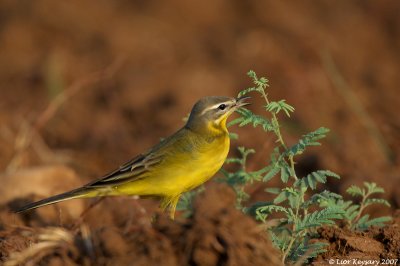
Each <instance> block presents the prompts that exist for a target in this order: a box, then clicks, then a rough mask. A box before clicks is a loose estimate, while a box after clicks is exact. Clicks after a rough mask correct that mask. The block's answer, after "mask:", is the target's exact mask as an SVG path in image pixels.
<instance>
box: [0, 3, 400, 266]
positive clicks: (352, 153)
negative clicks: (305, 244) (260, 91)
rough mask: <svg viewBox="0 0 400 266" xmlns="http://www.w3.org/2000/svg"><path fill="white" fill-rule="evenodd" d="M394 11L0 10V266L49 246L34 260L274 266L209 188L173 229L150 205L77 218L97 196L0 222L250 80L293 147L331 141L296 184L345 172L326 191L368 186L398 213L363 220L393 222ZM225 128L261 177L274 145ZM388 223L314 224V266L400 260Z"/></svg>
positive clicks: (289, 7) (305, 7)
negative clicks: (274, 109) (319, 133)
mask: <svg viewBox="0 0 400 266" xmlns="http://www.w3.org/2000/svg"><path fill="white" fill-rule="evenodd" d="M399 13H400V3H399V2H398V1H390V0H383V1H341V2H337V1H329V0H323V1H318V2H316V1H298V2H283V1H255V0H254V1H228V0H218V1H208V2H204V1H203V2H202V1H197V2H196V3H194V2H190V3H189V2H187V1H183V0H172V1H168V3H167V2H165V3H161V2H159V1H123V0H121V1H92V2H90V1H87V2H82V1H78V0H72V1H64V2H62V3H61V2H59V1H51V0H38V1H32V2H29V1H28V2H27V1H13V0H4V1H1V3H0V47H1V48H0V62H1V63H0V147H1V149H0V169H1V170H0V181H1V184H2V186H1V187H0V234H1V238H0V256H1V257H0V261H1V262H4V261H6V260H9V259H10V258H15V257H14V255H12V253H14V252H15V251H22V253H21V254H26V255H29V254H27V253H24V252H27V251H26V250H27V249H26V248H27V247H28V246H33V247H36V248H37V246H36V245H35V244H34V243H39V242H40V243H41V242H43V239H41V240H40V239H39V238H43V237H44V238H46V237H47V238H48V237H49V236H50V237H51V236H53V237H55V238H56V240H54V239H53V240H52V241H50V244H46V245H49V246H45V247H43V246H39V247H41V248H42V249H36V250H34V251H35V252H37V253H35V256H34V259H35V260H37V261H36V262H37V263H38V264H40V265H49V264H50V265H74V264H83V265H88V264H93V265H95V264H103V265H104V264H105V265H107V264H108V265H116V264H115V263H117V262H118V263H120V264H122V265H123V264H130V263H136V264H139V265H140V264H143V265H145V264H146V263H147V264H148V263H155V264H157V263H160V262H162V263H164V264H167V265H168V264H169V265H176V264H185V263H188V264H192V265H217V264H225V265H244V264H245V262H247V261H251V262H252V263H254V264H253V265H257V264H258V265H267V264H268V265H271V264H273V263H274V261H275V258H276V256H275V255H274V254H275V253H274V252H273V251H272V250H271V245H270V244H269V242H268V241H267V240H265V239H264V234H263V233H262V232H258V231H254V230H256V228H257V227H256V226H255V222H254V221H251V220H250V219H249V218H248V217H246V216H245V215H242V214H240V213H238V212H236V211H235V210H234V208H233V203H232V201H231V199H230V197H231V196H230V195H225V194H224V193H225V192H221V193H217V194H221V195H222V196H226V197H227V199H225V198H224V197H222V198H220V199H219V200H216V197H217V196H216V195H215V192H212V191H211V192H209V193H206V194H205V195H203V196H202V197H203V198H202V200H201V202H202V203H201V204H199V203H198V204H197V205H196V206H197V207H196V211H195V214H194V216H193V217H192V218H189V219H185V218H184V217H180V216H179V215H178V219H177V220H176V221H175V222H172V221H169V220H168V219H166V218H165V217H163V216H160V217H159V218H157V219H155V221H154V222H152V217H153V215H154V213H156V212H157V204H156V201H153V200H147V199H146V200H136V199H132V198H110V199H106V200H104V201H102V202H101V203H99V204H98V206H96V207H93V209H91V210H90V211H89V212H88V213H87V215H86V216H84V218H83V219H81V218H80V215H81V213H82V211H83V210H84V209H85V208H86V206H87V205H88V204H89V202H90V203H91V202H92V201H89V200H88V201H71V202H69V203H63V204H59V205H57V206H55V207H54V206H50V207H46V208H43V209H40V210H37V211H34V212H30V213H26V214H22V215H15V214H12V213H10V211H9V210H10V207H12V206H17V205H18V206H20V205H21V204H23V203H26V202H28V201H30V200H34V199H40V198H43V197H46V196H49V195H52V194H54V193H58V192H62V191H65V190H68V189H71V188H74V187H76V186H79V185H81V184H84V183H86V182H88V181H89V180H92V179H94V178H97V177H98V176H101V175H103V174H104V173H106V172H108V171H110V170H112V169H114V168H115V167H118V165H120V164H121V163H123V162H124V161H126V160H128V159H129V158H131V157H132V156H134V155H136V154H137V153H140V152H142V151H143V150H145V149H147V148H148V147H150V146H151V145H153V144H154V143H156V142H158V140H159V139H160V138H162V137H165V136H167V135H169V134H171V133H173V132H174V131H175V130H176V129H178V128H179V127H180V126H182V123H183V122H182V118H183V117H184V116H186V114H187V113H188V112H189V110H190V108H191V106H192V105H193V103H194V102H195V101H196V100H197V99H198V98H200V97H202V96H205V95H231V96H235V95H236V94H237V92H238V91H239V90H241V89H243V88H246V87H248V86H250V85H251V84H250V83H249V80H248V78H247V77H246V75H245V73H246V72H247V71H248V70H249V69H254V70H255V71H256V72H257V73H258V74H259V75H266V76H267V77H268V78H269V80H270V83H271V88H270V96H271V97H272V98H274V99H281V98H284V99H287V101H288V102H289V103H291V104H293V105H294V107H295V108H296V112H295V114H294V116H293V117H292V118H291V119H290V120H289V119H286V120H283V121H284V124H283V126H284V128H285V130H284V132H285V137H286V139H287V142H288V144H292V143H294V142H295V141H296V140H297V139H298V137H299V136H300V135H301V134H304V133H306V132H308V131H311V130H313V129H315V128H317V127H319V126H325V127H328V128H330V129H331V130H332V131H331V133H330V135H329V136H328V138H327V139H326V140H325V141H324V142H323V146H322V147H318V148H313V149H310V150H309V151H308V153H305V154H304V155H303V157H302V158H301V159H300V161H299V162H298V164H297V166H298V169H299V171H300V173H301V174H306V173H308V172H310V171H312V170H316V169H331V170H333V171H335V172H337V173H339V174H340V175H341V176H342V179H341V180H339V181H336V180H335V181H332V182H329V183H328V184H327V186H326V188H328V189H330V190H332V191H335V192H338V193H344V191H345V190H346V188H347V187H348V186H349V185H351V184H362V182H363V181H374V182H376V183H378V185H380V186H382V187H384V188H385V191H386V192H385V194H384V195H382V196H383V197H384V198H386V199H388V200H389V201H390V203H391V204H392V208H391V209H390V208H379V207H371V209H370V211H371V215H372V216H374V215H393V213H394V212H395V210H396V209H398V208H399V206H400V186H398V184H399V183H400V169H399V168H400V157H399V150H400V134H399V133H400V116H399V115H398V106H399V105H400V97H399V96H398V90H399V89H398V88H399V85H398V84H400V75H399V73H400V16H398V14H399ZM332 62H333V65H334V66H333V67H332ZM57 95H58V96H57ZM261 100H262V99H259V98H258V97H254V98H253V99H252V101H253V103H254V104H253V105H252V107H251V108H252V109H253V110H254V111H256V112H262V109H261V108H260V107H258V106H259V105H260V103H262V102H261ZM282 119H283V117H282ZM232 130H233V131H236V132H239V133H240V138H239V140H238V141H234V142H233V143H232V147H235V146H238V145H246V146H249V147H255V148H256V150H257V154H256V155H254V156H252V157H250V159H249V166H248V169H257V168H258V167H261V166H262V165H263V164H264V163H265V161H266V160H267V158H269V156H268V154H269V152H270V151H271V149H272V147H273V145H274V139H273V138H272V136H270V135H265V134H263V133H262V132H261V130H259V129H255V130H252V129H250V128H244V129H237V128H234V129H232ZM231 154H232V155H233V154H234V149H232V151H231ZM278 183H279V182H278V180H272V181H271V182H270V183H268V184H266V185H265V184H261V185H260V184H255V185H254V186H252V187H251V188H250V189H249V193H250V195H251V202H255V201H261V200H266V196H265V193H264V189H265V187H266V186H276V185H277V184H278ZM214 185H215V184H214V183H210V184H209V187H213V186H214ZM321 189H323V188H321ZM213 193H214V194H213ZM226 193H228V194H229V193H230V192H226ZM197 202H199V201H197ZM219 202H221V204H219ZM396 221H397V222H395V223H393V224H392V225H389V226H388V227H386V228H383V229H378V228H373V229H371V230H370V231H368V232H365V233H362V234H361V233H352V232H348V231H346V230H345V229H330V228H323V229H321V238H322V239H324V240H325V241H328V242H329V243H330V247H329V251H328V252H327V253H326V254H324V255H322V256H320V257H319V258H317V260H316V262H315V263H327V261H326V260H327V259H328V258H349V257H352V258H359V259H361V258H364V255H365V256H372V257H373V258H377V257H379V258H387V257H386V256H388V257H390V256H394V257H395V256H397V257H399V254H398V250H400V248H399V240H398V239H399V235H398V232H399V230H398V224H399V222H398V220H396ZM73 226H75V227H76V228H73ZM60 239H61V240H60ZM46 241H47V242H46ZM48 242H49V240H48V239H47V240H45V243H48ZM362 243H367V245H366V247H368V248H369V249H368V248H367V249H363V247H364V245H363V244H362ZM42 245H43V244H42ZM396 252H397V253H396ZM133 258H135V260H134V262H132V259H133ZM63 263H64V264H63Z"/></svg>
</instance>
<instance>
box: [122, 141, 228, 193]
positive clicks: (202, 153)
mask: <svg viewBox="0 0 400 266" xmlns="http://www.w3.org/2000/svg"><path fill="white" fill-rule="evenodd" d="M228 152H229V137H228V136H224V137H221V138H220V139H217V140H214V141H213V142H212V143H207V144H204V145H201V146H200V147H198V149H196V150H194V151H192V152H191V153H189V154H178V155H173V156H170V158H166V159H165V160H164V161H163V162H162V164H160V165H158V166H157V169H155V170H154V171H152V172H150V173H149V175H147V176H145V177H143V178H142V179H139V180H136V181H134V182H130V183H126V184H123V185H120V186H118V187H116V188H115V189H116V190H117V191H116V192H117V193H118V194H127V195H155V196H162V197H171V196H178V195H180V194H182V193H183V192H186V191H188V190H191V189H193V188H195V187H197V186H199V185H201V184H203V183H204V182H206V181H207V180H209V179H210V178H211V177H212V176H213V175H214V174H215V173H216V172H217V171H218V170H219V169H220V168H221V166H222V165H223V163H224V161H225V159H226V156H227V155H228Z"/></svg>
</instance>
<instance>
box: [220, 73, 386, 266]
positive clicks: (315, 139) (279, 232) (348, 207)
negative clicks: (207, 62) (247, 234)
mask: <svg viewBox="0 0 400 266" xmlns="http://www.w3.org/2000/svg"><path fill="white" fill-rule="evenodd" d="M248 75H249V77H250V78H251V79H252V81H253V83H254V86H253V87H251V88H248V89H245V90H243V91H241V92H240V93H239V94H238V96H239V97H241V96H244V95H246V94H248V93H251V92H256V93H258V94H260V95H261V97H262V98H263V99H264V101H265V105H264V106H263V107H264V110H265V111H266V114H267V115H268V117H266V116H263V115H259V114H254V113H253V112H252V111H250V110H248V109H245V108H241V109H239V110H238V111H237V112H238V113H239V114H240V117H239V118H237V119H234V120H233V121H231V122H230V123H229V124H228V126H233V125H238V126H239V127H243V126H247V125H252V126H253V127H261V128H262V130H263V131H265V132H267V133H268V134H270V133H273V134H274V135H275V137H276V147H275V148H274V149H273V151H272V153H271V155H270V158H269V164H268V165H266V166H264V167H262V168H260V169H258V170H256V171H248V169H247V168H246V163H247V161H248V157H249V156H250V155H251V154H253V153H255V150H253V149H247V148H244V147H239V148H238V151H239V154H240V156H239V157H237V158H228V159H227V161H226V164H237V165H238V166H239V167H238V169H237V170H235V171H227V170H224V169H223V170H222V173H223V175H224V178H222V179H220V180H222V181H224V182H226V183H227V184H229V185H230V186H232V188H233V189H234V190H235V191H236V195H237V207H238V208H239V209H241V210H243V211H245V212H246V213H249V214H251V215H254V217H255V218H256V219H257V220H259V221H261V222H262V223H264V224H265V225H266V227H267V228H268V229H267V230H268V232H269V233H270V236H271V239H272V241H273V243H274V244H275V246H276V247H277V248H278V249H280V250H281V252H282V262H283V263H294V262H298V261H303V260H308V259H309V258H312V257H315V256H316V255H318V254H319V253H321V252H324V251H325V249H324V248H325V246H326V244H324V243H320V242H317V241H315V238H316V236H317V229H318V227H320V226H335V224H336V220H343V221H345V222H346V223H347V225H348V226H349V227H350V228H351V229H357V230H364V229H366V228H368V227H369V226H371V225H378V226H380V225H383V222H386V221H388V220H389V219H390V217H379V218H375V219H369V215H368V214H365V215H364V216H361V215H362V212H363V211H364V209H365V208H366V207H367V206H369V205H371V204H373V203H378V204H379V203H380V204H385V205H389V203H388V202H387V201H385V200H382V199H376V198H370V196H371V195H372V194H375V193H382V192H383V189H382V188H379V187H377V186H376V184H374V183H365V187H366V190H365V189H363V188H359V187H356V186H352V187H350V188H349V189H348V191H347V192H348V193H349V194H350V195H352V196H361V197H362V200H361V203H360V204H355V203H353V201H345V200H344V199H343V198H342V196H341V195H339V194H336V193H333V192H329V191H327V190H325V191H322V192H316V189H317V186H318V184H320V183H326V181H327V179H328V178H336V179H339V178H340V177H339V175H337V174H335V173H334V172H331V171H329V170H318V171H314V172H312V173H310V174H308V175H306V176H304V177H299V176H298V175H297V173H296V167H295V159H296V158H297V157H298V156H300V155H301V154H303V152H304V151H305V150H306V149H307V148H308V147H310V146H318V145H321V144H320V142H319V141H320V140H321V139H323V138H324V137H325V136H326V135H327V133H328V132H329V129H327V128H325V127H320V128H318V129H316V130H314V131H312V132H310V133H307V134H305V135H303V136H302V137H301V138H300V139H299V141H298V142H297V143H296V144H294V145H292V146H288V145H287V144H286V142H285V140H284V137H283V135H282V133H281V124H280V122H279V119H278V115H280V114H284V115H286V116H287V117H290V114H291V113H292V112H294V110H295V109H294V107H293V106H291V105H289V104H288V103H286V101H285V100H279V101H271V100H270V99H269V98H268V94H267V88H268V87H269V85H268V80H267V79H266V78H264V77H261V78H258V77H257V75H256V74H255V72H253V71H250V72H249V73H248ZM235 137H237V136H235ZM277 175H279V176H280V180H281V181H282V184H283V188H268V189H266V192H268V193H272V194H274V195H275V198H274V199H273V200H272V201H270V202H258V203H256V204H254V205H253V206H250V207H247V208H246V207H244V206H245V202H246V200H247V199H248V197H249V196H248V194H247V193H246V186H248V185H249V184H251V183H253V182H259V181H262V182H267V181H269V180H270V179H272V178H273V177H275V176H277ZM273 217H277V218H276V219H274V220H273V221H274V224H273V225H269V224H271V221H272V218H273Z"/></svg>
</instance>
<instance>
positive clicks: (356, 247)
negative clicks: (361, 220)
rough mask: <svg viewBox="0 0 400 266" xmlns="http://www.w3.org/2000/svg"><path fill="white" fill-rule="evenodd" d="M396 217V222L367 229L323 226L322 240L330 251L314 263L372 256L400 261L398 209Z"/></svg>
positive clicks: (319, 263) (389, 261) (395, 262)
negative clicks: (359, 230)
mask: <svg viewBox="0 0 400 266" xmlns="http://www.w3.org/2000/svg"><path fill="white" fill-rule="evenodd" d="M394 218H395V219H394V220H393V223H392V224H390V225H388V226H386V227H383V228H378V227H372V228H371V229H369V230H367V231H365V232H354V231H350V230H348V229H341V228H333V227H324V228H320V229H319V231H318V233H319V234H320V237H321V239H319V240H320V241H323V242H325V243H328V244H329V246H328V248H327V252H326V253H324V254H322V255H320V256H319V257H318V258H317V259H316V260H315V261H314V262H313V264H314V265H326V263H327V262H329V260H332V259H333V261H335V263H334V264H336V263H338V262H341V261H342V262H345V261H349V260H350V261H353V260H360V261H368V260H370V261H371V260H372V261H378V262H379V263H380V264H390V265H397V264H399V263H400V262H399V261H398V259H399V257H400V224H399V221H400V219H399V218H400V212H397V215H395V217H394ZM385 262H386V263H385ZM332 264H333V263H332ZM338 264H339V263H338ZM342 264H343V263H342ZM374 264H375V265H377V264H378V263H374Z"/></svg>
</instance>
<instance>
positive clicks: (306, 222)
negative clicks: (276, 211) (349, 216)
mask: <svg viewBox="0 0 400 266" xmlns="http://www.w3.org/2000/svg"><path fill="white" fill-rule="evenodd" d="M343 214H344V211H343V210H342V209H340V208H334V207H328V208H325V209H322V210H320V211H315V212H313V213H310V214H307V215H306V216H305V217H304V218H303V220H301V221H300V222H299V223H298V224H297V226H296V232H300V231H302V230H305V229H308V228H312V227H318V226H322V225H333V224H335V221H333V219H341V218H343Z"/></svg>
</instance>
